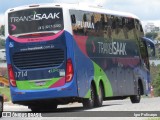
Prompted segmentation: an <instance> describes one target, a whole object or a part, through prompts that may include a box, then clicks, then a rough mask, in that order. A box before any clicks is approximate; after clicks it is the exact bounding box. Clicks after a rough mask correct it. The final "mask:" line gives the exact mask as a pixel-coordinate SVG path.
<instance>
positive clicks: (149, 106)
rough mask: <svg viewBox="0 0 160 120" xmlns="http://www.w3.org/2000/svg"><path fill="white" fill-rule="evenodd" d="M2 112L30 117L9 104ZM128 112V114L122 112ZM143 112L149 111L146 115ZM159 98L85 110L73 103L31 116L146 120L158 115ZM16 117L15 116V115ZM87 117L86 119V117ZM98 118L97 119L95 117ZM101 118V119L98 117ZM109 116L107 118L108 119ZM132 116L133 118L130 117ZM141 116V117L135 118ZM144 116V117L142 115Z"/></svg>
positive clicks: (43, 119) (18, 119)
mask: <svg viewBox="0 0 160 120" xmlns="http://www.w3.org/2000/svg"><path fill="white" fill-rule="evenodd" d="M4 111H21V112H22V114H21V115H20V116H25V115H26V116H27V115H30V116H31V110H30V109H28V108H27V107H25V106H19V105H13V104H10V103H5V105H4ZM124 111H129V112H124ZM131 111H132V112H131ZM145 111H151V112H149V113H147V114H146V112H145ZM159 111H160V97H157V98H142V99H141V103H139V104H132V103H131V102H130V99H126V100H114V101H104V102H103V106H102V107H100V108H94V109H89V110H85V109H83V107H82V104H80V103H74V104H69V105H59V106H58V109H57V110H56V111H53V112H48V113H42V114H34V115H33V116H36V115H37V116H41V115H42V116H45V117H37V118H38V120H46V119H47V120H48V119H52V120H53V117H54V118H55V116H56V118H55V119H56V120H62V119H65V120H66V119H67V120H79V119H86V120H101V119H102V120H106V117H107V119H109V120H110V119H111V120H112V119H113V120H148V119H147V118H148V117H149V116H154V115H155V116H156V115H157V113H158V115H160V112H159ZM142 114H145V115H146V117H142ZM15 115H17V114H15ZM87 116H88V117H87ZM97 116H98V117H97ZM100 116H103V117H100ZM108 116H109V117H108ZM130 116H133V117H130ZM135 116H141V117H135ZM143 116H144V115H143ZM37 118H33V117H30V118H21V117H14V118H8V117H3V118H2V120H9V119H11V120H21V119H26V120H28V119H31V120H37Z"/></svg>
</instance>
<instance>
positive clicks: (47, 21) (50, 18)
mask: <svg viewBox="0 0 160 120" xmlns="http://www.w3.org/2000/svg"><path fill="white" fill-rule="evenodd" d="M63 27H64V26H63V13H62V9H61V8H36V9H28V10H22V11H16V12H12V13H9V15H8V29H9V30H8V31H9V34H10V35H14V34H23V33H33V32H42V31H57V30H62V29H63Z"/></svg>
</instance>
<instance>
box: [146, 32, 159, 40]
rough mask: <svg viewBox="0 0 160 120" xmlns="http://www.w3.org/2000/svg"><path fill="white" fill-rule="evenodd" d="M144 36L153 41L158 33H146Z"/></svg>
mask: <svg viewBox="0 0 160 120" xmlns="http://www.w3.org/2000/svg"><path fill="white" fill-rule="evenodd" d="M145 36H146V37H147V38H150V39H155V38H156V37H157V36H158V33H155V32H148V33H146V34H145Z"/></svg>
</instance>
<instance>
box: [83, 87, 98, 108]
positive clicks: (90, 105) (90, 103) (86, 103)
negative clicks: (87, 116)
mask: <svg viewBox="0 0 160 120" xmlns="http://www.w3.org/2000/svg"><path fill="white" fill-rule="evenodd" d="M90 91H91V96H90V98H89V99H83V101H82V103H83V107H84V108H86V109H90V108H93V107H94V104H95V97H96V95H95V89H94V87H93V85H91V88H90Z"/></svg>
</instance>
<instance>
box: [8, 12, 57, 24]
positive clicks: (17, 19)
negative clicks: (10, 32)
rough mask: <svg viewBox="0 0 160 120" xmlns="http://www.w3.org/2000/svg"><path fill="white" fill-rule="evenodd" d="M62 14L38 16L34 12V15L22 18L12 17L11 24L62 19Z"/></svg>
mask: <svg viewBox="0 0 160 120" xmlns="http://www.w3.org/2000/svg"><path fill="white" fill-rule="evenodd" d="M59 15H60V12H57V13H48V14H46V13H43V14H37V13H36V12H34V15H29V16H20V17H10V22H11V23H16V22H25V21H35V20H37V21H38V20H43V19H46V20H47V19H59V18H60V16H59Z"/></svg>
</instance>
